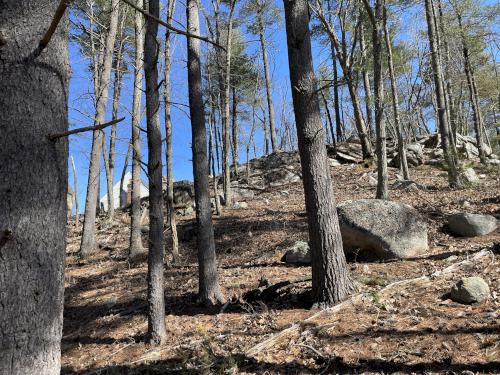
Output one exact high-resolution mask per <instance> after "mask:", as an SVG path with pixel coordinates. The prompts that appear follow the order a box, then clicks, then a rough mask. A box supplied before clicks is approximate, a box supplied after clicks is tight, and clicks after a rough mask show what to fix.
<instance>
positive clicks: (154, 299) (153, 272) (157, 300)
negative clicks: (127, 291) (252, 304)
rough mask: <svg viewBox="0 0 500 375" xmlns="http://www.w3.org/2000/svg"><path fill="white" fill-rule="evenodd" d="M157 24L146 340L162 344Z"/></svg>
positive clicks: (152, 42) (149, 53)
mask: <svg viewBox="0 0 500 375" xmlns="http://www.w3.org/2000/svg"><path fill="white" fill-rule="evenodd" d="M148 4H149V8H148V9H149V14H151V15H152V16H154V17H156V18H158V17H159V16H160V1H159V0H149V1H148ZM157 35H158V23H157V22H156V20H154V19H152V18H150V17H148V18H147V21H146V36H145V40H144V75H145V80H146V117H147V132H148V180H149V254H148V335H147V336H148V341H149V342H150V343H151V344H154V345H161V344H162V343H164V342H165V340H166V338H167V331H166V328H165V297H164V293H163V291H164V286H163V279H164V278H163V261H164V259H163V258H164V251H163V246H164V242H163V194H162V149H161V145H162V137H161V131H160V93H159V91H158V90H159V88H158V51H159V46H158V40H157Z"/></svg>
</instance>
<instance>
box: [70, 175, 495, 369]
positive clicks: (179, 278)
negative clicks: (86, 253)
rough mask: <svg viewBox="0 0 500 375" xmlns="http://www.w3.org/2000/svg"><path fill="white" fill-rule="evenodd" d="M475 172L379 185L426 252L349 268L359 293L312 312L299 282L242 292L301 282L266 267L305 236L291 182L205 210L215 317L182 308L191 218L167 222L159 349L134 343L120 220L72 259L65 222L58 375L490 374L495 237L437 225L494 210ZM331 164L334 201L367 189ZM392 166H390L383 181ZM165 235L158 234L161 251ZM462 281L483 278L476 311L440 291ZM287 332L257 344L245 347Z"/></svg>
mask: <svg viewBox="0 0 500 375" xmlns="http://www.w3.org/2000/svg"><path fill="white" fill-rule="evenodd" d="M477 171H478V174H479V175H480V176H481V184H480V185H479V186H477V187H474V188H469V189H465V190H460V191H453V190H450V189H449V188H448V187H447V177H446V172H444V171H442V170H440V169H438V168H436V167H431V166H427V165H424V166H420V167H418V168H414V169H411V173H412V178H413V180H415V181H416V182H418V183H420V184H423V185H425V186H427V190H415V191H404V190H394V189H391V190H390V197H391V199H393V200H395V201H398V202H404V203H407V204H410V205H412V206H414V207H415V208H417V209H418V210H419V211H420V212H421V213H422V214H423V215H424V217H425V218H426V220H427V222H428V225H429V245H430V251H429V253H428V254H427V255H425V256H423V257H420V258H415V259H410V260H404V261H393V262H372V263H362V262H350V263H349V267H350V270H351V272H352V275H353V277H354V278H355V280H356V281H357V283H356V284H357V288H358V292H357V293H359V294H356V296H357V297H355V298H353V299H352V300H350V301H348V302H346V303H344V304H343V305H342V306H341V307H340V308H338V309H334V310H332V311H328V310H327V311H325V312H323V313H319V314H318V311H317V310H316V311H315V310H310V309H309V308H308V306H307V304H306V303H305V302H304V300H303V298H301V296H303V294H301V292H303V291H304V290H306V289H307V287H308V285H307V284H308V283H309V282H308V281H302V282H299V283H297V284H296V285H297V289H298V291H297V294H295V295H290V296H289V298H285V299H279V300H276V301H273V302H272V303H267V304H264V303H261V302H246V301H244V299H243V295H244V293H245V292H247V291H250V290H252V289H255V288H257V287H258V286H259V282H260V280H261V278H266V279H267V280H269V281H270V282H271V283H277V282H280V281H286V280H288V281H292V282H293V281H297V280H299V281H300V280H306V279H308V278H310V268H309V267H293V266H289V265H286V264H284V263H282V262H281V261H280V259H281V257H282V255H283V254H284V252H285V250H286V249H287V248H288V247H289V246H290V245H292V244H293V243H294V242H295V241H297V240H306V239H307V223H306V215H305V208H304V202H303V190H302V185H301V183H297V184H291V185H287V186H281V187H277V188H270V189H269V190H267V191H265V192H263V193H262V194H260V195H258V196H256V197H255V198H254V199H252V200H248V201H247V202H248V205H249V208H248V209H240V210H237V209H227V210H225V211H224V213H223V215H222V217H214V224H215V236H216V245H217V254H218V262H219V265H220V280H221V284H222V286H223V288H224V290H225V294H226V296H227V297H229V298H231V303H230V304H228V305H227V306H225V308H224V311H223V312H221V308H220V307H219V308H213V309H207V308H204V307H200V306H198V305H197V304H196V295H195V294H196V291H197V266H196V264H197V263H196V249H195V239H194V237H193V235H192V234H193V228H194V220H195V219H194V216H187V217H179V219H178V220H179V222H178V227H179V237H180V251H181V254H182V262H181V264H180V265H176V266H173V267H166V268H165V301H166V317H165V319H166V325H167V331H168V336H169V339H168V342H167V343H166V344H165V345H163V346H161V347H149V346H148V345H146V344H145V343H144V333H145V332H146V329H147V320H146V315H145V313H146V308H147V304H146V296H147V291H146V286H147V284H146V274H147V262H145V261H142V262H139V263H136V264H130V263H129V262H128V260H127V246H128V236H129V229H128V216H127V215H126V214H125V213H119V214H118V215H117V219H116V220H115V221H114V222H113V223H110V222H108V221H105V220H102V221H101V222H100V224H99V227H98V234H97V236H98V241H99V244H100V250H99V251H98V252H97V253H96V254H95V255H93V256H92V257H90V258H88V259H84V260H82V259H79V258H78V257H77V256H76V255H77V251H78V248H79V243H80V237H79V235H78V234H77V232H76V231H75V228H74V224H73V225H70V226H69V231H68V246H67V268H66V294H65V311H64V336H63V343H62V356H63V357H62V364H63V373H64V374H73V373H76V374H169V373H181V374H198V373H199V374H212V373H215V374H219V373H220V374H236V373H238V374H264V373H265V374H319V373H322V374H330V373H368V374H376V373H427V374H430V373H449V374H461V373H462V374H473V373H490V374H493V373H500V314H499V310H500V309H499V307H500V260H499V259H498V255H499V254H500V232H499V230H497V231H496V232H493V233H491V234H489V235H486V236H482V237H476V238H455V237H453V236H451V235H450V234H449V233H448V232H447V230H446V226H445V221H446V220H445V218H446V215H447V214H450V213H453V212H472V213H489V214H494V215H497V216H498V215H499V214H500V182H499V181H500V180H499V178H500V176H499V174H498V172H496V173H491V171H490V173H486V172H481V171H479V170H477ZM332 172H333V176H334V186H335V193H336V197H337V200H338V201H339V202H341V201H345V200H348V199H360V198H373V197H374V196H375V188H374V187H372V186H370V185H369V183H368V182H367V180H366V179H365V178H364V175H365V173H367V172H371V170H368V169H366V168H363V167H362V166H360V165H343V166H340V167H335V168H332ZM396 172H397V171H396V170H394V169H390V183H391V184H392V183H393V182H394V181H395V179H396V177H395V173H396ZM482 173H484V175H482ZM167 234H168V232H167ZM144 240H145V241H146V238H144ZM169 241H170V238H169V236H168V235H167V238H166V242H167V252H168V247H169V246H168V243H169ZM463 276H481V277H483V278H484V279H485V280H486V281H487V282H488V283H489V285H490V289H491V291H492V297H491V298H490V299H489V300H487V301H485V302H483V303H482V304H479V305H461V304H458V303H456V302H453V301H451V300H450V299H448V298H447V292H448V291H449V290H450V287H451V286H452V285H453V284H454V283H455V282H456V281H458V280H459V279H460V278H461V277H463ZM315 314H317V315H315ZM311 316H314V318H312V319H309V320H308V321H307V322H304V320H305V319H307V318H309V317H311ZM300 322H302V323H300ZM295 323H299V324H295ZM294 324H295V325H294ZM289 327H293V328H292V329H290V330H288V331H285V333H284V334H282V335H281V336H279V338H277V339H276V341H273V342H271V344H270V345H268V346H267V347H266V346H264V347H262V348H261V350H259V351H255V350H254V351H249V349H251V348H252V347H254V346H255V345H257V344H259V343H261V342H263V341H265V340H267V339H269V338H270V337H273V335H275V334H277V333H279V332H281V331H283V330H285V329H287V328H289Z"/></svg>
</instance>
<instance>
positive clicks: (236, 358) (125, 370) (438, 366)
mask: <svg viewBox="0 0 500 375" xmlns="http://www.w3.org/2000/svg"><path fill="white" fill-rule="evenodd" d="M314 356H315V357H316V358H315V359H316V365H309V366H308V365H304V364H302V363H300V362H298V361H296V360H294V361H291V362H287V363H270V362H265V361H258V360H256V359H255V358H250V357H246V356H245V355H242V354H236V355H232V356H229V357H222V356H218V357H212V358H210V359H209V361H207V363H205V364H200V359H199V358H182V357H177V358H172V359H168V360H162V361H156V362H150V363H147V364H138V365H133V364H131V365H111V366H105V367H100V368H93V369H87V370H84V371H77V372H75V371H72V369H71V368H63V369H62V374H63V375H68V374H87V375H90V374H101V375H160V374H200V375H201V374H223V373H233V372H232V371H234V370H237V371H240V372H245V373H255V374H269V375H270V374H318V373H322V374H338V373H340V374H359V373H363V372H380V373H396V372H397V373H399V374H414V373H428V372H434V373H447V374H450V373H451V374H453V373H459V372H464V371H471V372H473V373H492V374H493V373H496V372H497V371H499V370H500V362H499V361H492V362H486V363H467V364H460V363H452V362H451V360H443V361H432V362H420V363H402V362H396V361H393V360H384V359H378V358H377V359H374V358H359V360H358V362H357V363H355V364H353V363H346V362H344V360H343V359H342V358H341V357H318V355H316V354H315V355H314Z"/></svg>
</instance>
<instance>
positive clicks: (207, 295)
mask: <svg viewBox="0 0 500 375" xmlns="http://www.w3.org/2000/svg"><path fill="white" fill-rule="evenodd" d="M186 18H187V29H188V31H189V32H190V33H191V34H195V35H199V33H200V21H199V10H198V3H197V1H196V0H188V2H187V5H186ZM187 51H188V52H187V53H188V55H187V56H188V86H189V112H190V115H191V129H192V145H193V146H192V147H193V176H194V191H195V201H196V222H197V227H198V228H197V229H198V231H197V236H196V242H197V247H198V267H199V293H198V299H199V302H200V303H203V304H205V305H215V304H218V303H223V302H224V296H223V294H222V292H221V290H220V286H219V280H218V271H217V261H216V257H215V242H214V230H213V224H212V209H211V207H210V190H209V184H208V161H207V141H206V128H205V110H204V105H203V92H202V90H203V88H202V79H201V62H200V41H199V39H195V38H190V37H188V38H187Z"/></svg>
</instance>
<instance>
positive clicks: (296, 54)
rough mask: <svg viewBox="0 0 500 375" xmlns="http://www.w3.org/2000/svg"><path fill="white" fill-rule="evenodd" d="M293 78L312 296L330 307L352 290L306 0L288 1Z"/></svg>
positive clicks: (317, 303) (289, 41)
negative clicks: (327, 148)
mask: <svg viewBox="0 0 500 375" xmlns="http://www.w3.org/2000/svg"><path fill="white" fill-rule="evenodd" d="M284 4H285V19H286V34H287V45H288V61H289V66H290V81H291V82H290V83H291V89H292V96H293V106H294V112H295V120H296V127H297V136H298V140H299V153H300V160H301V165H302V175H303V182H304V194H305V202H306V210H307V216H308V223H309V239H310V244H311V254H312V257H311V258H312V262H311V263H312V296H313V302H314V303H315V305H316V306H318V307H327V306H331V305H333V304H335V303H337V302H339V301H342V300H344V299H345V298H347V296H348V295H349V294H350V293H351V292H352V291H353V284H352V281H351V278H350V276H349V271H348V268H347V263H346V260H345V255H344V251H343V248H342V238H341V235H340V228H339V224H338V217H337V210H336V207H335V198H334V193H333V187H332V183H331V177H330V169H329V167H328V159H327V155H326V148H325V133H324V129H323V126H322V125H321V116H320V109H319V100H318V93H317V87H316V79H315V77H314V69H313V64H312V53H311V39H310V31H309V9H308V3H307V0H285V1H284Z"/></svg>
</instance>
